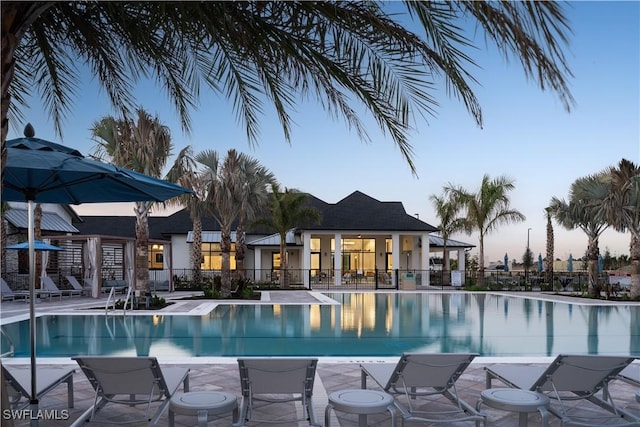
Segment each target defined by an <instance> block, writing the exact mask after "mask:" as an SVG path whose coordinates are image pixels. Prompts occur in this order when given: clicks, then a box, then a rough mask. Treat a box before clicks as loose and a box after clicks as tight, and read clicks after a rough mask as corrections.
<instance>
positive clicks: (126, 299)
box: [122, 286, 133, 314]
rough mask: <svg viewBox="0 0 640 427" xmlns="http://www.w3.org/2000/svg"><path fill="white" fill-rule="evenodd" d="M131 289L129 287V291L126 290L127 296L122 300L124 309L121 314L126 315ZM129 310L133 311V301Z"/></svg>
mask: <svg viewBox="0 0 640 427" xmlns="http://www.w3.org/2000/svg"><path fill="white" fill-rule="evenodd" d="M131 289H133V287H132V286H129V289H128V290H127V296H126V298H125V299H124V307H123V308H122V314H127V304H128V303H129V298H130V297H131ZM131 309H133V300H131Z"/></svg>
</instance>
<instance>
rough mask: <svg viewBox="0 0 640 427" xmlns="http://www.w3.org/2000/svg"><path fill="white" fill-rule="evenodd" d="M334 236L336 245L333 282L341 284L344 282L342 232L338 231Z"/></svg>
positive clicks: (337, 284)
mask: <svg viewBox="0 0 640 427" xmlns="http://www.w3.org/2000/svg"><path fill="white" fill-rule="evenodd" d="M333 238H334V240H335V246H336V249H335V251H334V254H333V271H334V273H333V284H334V285H336V286H340V285H341V284H342V234H340V233H336V234H335V236H334V237H333Z"/></svg>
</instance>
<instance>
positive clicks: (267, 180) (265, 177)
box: [236, 158, 276, 277]
mask: <svg viewBox="0 0 640 427" xmlns="http://www.w3.org/2000/svg"><path fill="white" fill-rule="evenodd" d="M242 174H243V175H244V177H243V178H242V179H243V180H244V184H243V185H242V188H241V189H240V191H241V194H240V212H239V214H238V225H237V227H236V271H237V272H238V273H239V274H240V275H241V276H242V277H244V275H245V271H244V259H245V253H246V249H247V244H246V241H245V229H246V227H247V225H250V224H251V223H252V222H253V221H254V220H255V219H256V218H258V216H259V215H261V214H262V213H263V211H264V209H265V208H266V207H267V205H268V203H269V191H268V188H269V187H270V186H271V185H272V184H274V183H275V182H276V179H275V176H274V175H273V174H272V173H271V172H270V171H269V170H268V169H267V168H265V167H264V166H262V165H261V164H260V163H259V162H258V161H257V160H255V159H252V158H246V160H245V162H244V164H243V165H242Z"/></svg>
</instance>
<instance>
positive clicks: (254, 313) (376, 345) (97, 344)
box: [3, 293, 640, 357]
mask: <svg viewBox="0 0 640 427" xmlns="http://www.w3.org/2000/svg"><path fill="white" fill-rule="evenodd" d="M327 295H328V296H329V297H330V298H333V299H335V300H336V301H338V302H339V303H340V305H319V304H311V305H277V304H276V305H242V304H233V305H220V306H218V307H217V308H216V309H215V310H213V311H212V312H211V313H210V314H208V315H205V316H168V315H154V316H137V315H136V316H122V315H111V316H106V317H105V316H104V315H95V314H92V315H87V316H78V315H51V316H42V317H39V318H38V319H37V327H36V330H37V354H38V357H70V356H75V355H78V354H85V355H86V354H90V355H139V356H148V355H151V356H158V357H199V356H229V357H237V356H318V357H321V356H349V357H357V356H398V355H400V354H402V353H403V352H411V351H414V352H475V353H479V354H480V355H482V356H553V355H556V354H558V353H573V354H575V353H581V354H624V355H633V356H640V306H632V305H619V306H590V305H582V304H566V303H560V302H551V301H542V300H536V299H527V298H520V297H508V296H502V295H492V294H485V293H442V294H440V293H428V294H427V293H416V294H407V293H401V294H395V293H335V294H331V293H329V294H327ZM3 329H4V331H5V332H6V333H7V334H8V336H9V337H10V338H11V340H12V341H13V343H14V346H15V357H28V355H29V339H28V337H29V322H28V320H25V321H21V322H16V323H12V324H8V325H4V326H3ZM3 345H4V344H3Z"/></svg>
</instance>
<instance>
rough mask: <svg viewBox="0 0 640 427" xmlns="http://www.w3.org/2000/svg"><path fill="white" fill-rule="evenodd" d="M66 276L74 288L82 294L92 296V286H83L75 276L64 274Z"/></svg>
mask: <svg viewBox="0 0 640 427" xmlns="http://www.w3.org/2000/svg"><path fill="white" fill-rule="evenodd" d="M64 278H65V279H66V280H67V282H69V284H70V285H71V287H72V288H73V290H75V291H76V292H79V293H80V295H87V296H91V288H90V287H84V286H82V285H81V284H80V282H78V279H76V278H75V277H74V276H64Z"/></svg>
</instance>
